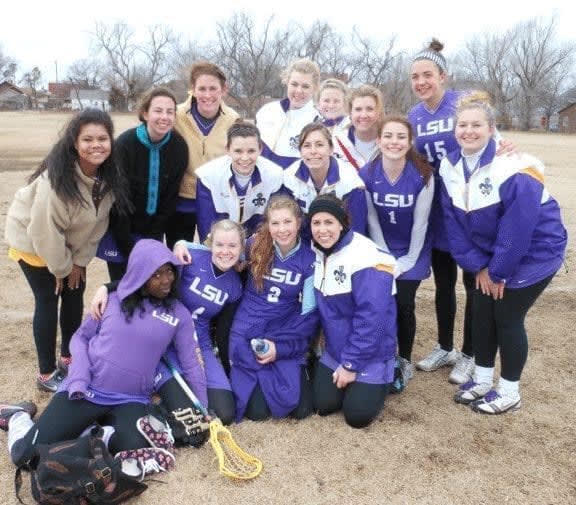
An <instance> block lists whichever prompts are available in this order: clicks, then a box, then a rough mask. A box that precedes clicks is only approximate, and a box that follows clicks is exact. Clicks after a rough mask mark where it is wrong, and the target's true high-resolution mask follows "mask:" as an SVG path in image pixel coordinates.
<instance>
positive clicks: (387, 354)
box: [308, 194, 397, 428]
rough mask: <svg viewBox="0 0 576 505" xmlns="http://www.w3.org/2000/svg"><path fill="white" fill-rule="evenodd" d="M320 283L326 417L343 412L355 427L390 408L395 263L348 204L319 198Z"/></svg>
mask: <svg viewBox="0 0 576 505" xmlns="http://www.w3.org/2000/svg"><path fill="white" fill-rule="evenodd" d="M308 216H309V218H310V227H311V231H312V238H313V244H314V249H315V251H316V263H315V266H314V288H315V293H316V301H317V303H318V310H319V312H320V322H321V324H322V328H323V330H324V336H325V342H326V347H325V349H324V351H323V353H322V355H321V357H320V360H319V361H318V363H317V365H316V370H315V373H314V381H313V382H314V403H315V407H316V410H317V411H318V414H320V415H321V416H324V415H328V414H331V413H333V412H336V411H338V410H342V411H343V413H344V417H345V419H346V422H347V423H348V424H349V425H350V426H352V427H353V428H363V427H365V426H368V425H369V424H370V423H371V422H372V421H373V420H374V418H375V417H376V416H377V415H378V413H379V412H380V410H381V409H382V407H383V406H384V400H385V398H386V394H387V392H388V384H390V383H391V382H392V378H393V375H394V364H395V361H396V359H395V358H396V343H397V342H396V301H395V299H394V266H395V260H394V258H393V257H392V256H390V255H389V254H386V253H385V252H383V251H381V250H380V249H378V246H377V245H376V244H375V243H374V242H372V241H371V240H370V239H368V238H366V237H364V236H363V235H360V234H358V233H355V232H353V231H352V230H351V229H350V220H349V218H348V215H347V214H346V210H345V207H344V203H343V202H342V200H340V199H338V198H337V197H335V196H334V195H330V194H327V195H321V196H318V197H317V198H316V199H315V200H314V201H313V202H312V204H311V205H310V209H309V211H308Z"/></svg>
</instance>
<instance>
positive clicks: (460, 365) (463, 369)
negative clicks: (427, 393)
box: [448, 352, 474, 384]
mask: <svg viewBox="0 0 576 505" xmlns="http://www.w3.org/2000/svg"><path fill="white" fill-rule="evenodd" d="M473 373H474V358H472V357H470V356H467V355H466V354H464V353H462V352H461V353H460V356H458V361H456V364H455V365H454V368H452V371H451V372H450V375H449V376H448V382H451V383H452V384H465V383H466V382H468V381H469V380H470V379H471V378H472V374H473Z"/></svg>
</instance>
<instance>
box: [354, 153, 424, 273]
mask: <svg viewBox="0 0 576 505" xmlns="http://www.w3.org/2000/svg"><path fill="white" fill-rule="evenodd" d="M359 174H360V177H361V178H362V180H363V181H364V184H366V192H367V194H368V196H369V200H370V202H371V203H372V206H373V208H374V210H375V211H376V215H377V220H378V222H377V225H378V228H379V230H380V231H381V232H382V236H383V239H384V241H385V242H386V246H387V249H388V252H389V253H390V254H391V255H392V256H394V258H396V260H398V259H399V258H402V257H406V256H407V255H408V253H409V252H410V253H411V254H413V255H414V259H413V260H412V261H411V262H410V263H411V265H412V266H411V268H410V269H409V270H408V271H404V272H403V273H402V275H400V277H399V279H410V280H421V279H425V278H427V277H428V276H429V275H430V255H431V241H430V238H429V234H428V233H427V228H428V227H427V224H428V219H429V216H430V199H428V202H427V205H424V206H418V207H417V205H416V204H417V202H418V199H419V198H420V197H421V195H422V197H423V198H425V197H426V195H425V194H424V192H425V190H426V188H427V185H426V181H425V180H424V178H423V177H422V175H421V174H420V172H419V171H418V170H417V169H416V167H415V166H414V165H413V164H412V163H411V162H406V166H405V167H404V170H403V171H402V174H401V175H400V177H399V178H398V179H397V180H396V181H394V182H390V180H389V179H388V177H387V176H386V174H385V172H384V169H383V167H382V158H381V157H378V158H377V159H376V160H374V161H373V162H371V163H368V164H367V165H365V166H364V167H363V168H362V169H361V170H360V172H359ZM428 184H429V185H430V184H433V181H428ZM432 191H433V188H431V187H430V188H429V196H431V195H432ZM417 212H419V213H421V214H422V215H421V216H418V217H419V218H420V219H419V220H418V223H419V227H417V228H416V227H415V220H416V217H417ZM371 228H372V227H371V226H370V225H369V231H370V238H371V239H372V240H374V241H375V242H376V243H378V244H379V241H378V240H377V237H376V234H373V233H372V230H371ZM373 235H374V236H373ZM379 245H380V244H379ZM415 245H416V247H414V246H415ZM411 246H412V249H413V251H411V250H410V249H411Z"/></svg>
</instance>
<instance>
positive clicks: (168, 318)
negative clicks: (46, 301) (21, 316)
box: [0, 239, 207, 477]
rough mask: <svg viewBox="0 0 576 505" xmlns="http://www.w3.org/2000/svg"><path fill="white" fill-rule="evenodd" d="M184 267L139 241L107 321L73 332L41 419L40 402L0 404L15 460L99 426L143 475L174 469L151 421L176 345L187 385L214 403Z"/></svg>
mask: <svg viewBox="0 0 576 505" xmlns="http://www.w3.org/2000/svg"><path fill="white" fill-rule="evenodd" d="M179 264H180V263H179V261H178V260H177V259H176V257H175V256H174V255H173V254H172V253H171V252H170V251H169V250H168V249H167V248H166V247H165V246H164V245H163V244H161V243H160V242H157V241H155V240H151V239H142V240H140V241H139V242H138V243H137V244H136V245H135V247H134V249H133V250H132V253H131V254H130V257H129V260H128V269H127V272H126V274H125V275H124V277H123V278H122V280H121V281H120V284H119V285H118V290H117V291H116V293H114V294H112V295H111V296H110V300H109V303H108V306H107V308H106V310H105V312H104V315H103V317H102V319H101V321H96V320H94V319H92V318H91V317H88V318H86V319H85V320H84V322H83V323H82V325H81V326H80V328H79V329H78V331H77V332H76V333H75V334H74V336H73V338H72V341H71V345H70V347H71V350H72V355H73V356H74V361H73V362H72V364H71V366H70V371H69V374H68V377H67V378H66V379H65V380H64V382H63V383H62V385H61V386H60V389H59V391H58V392H57V393H56V394H55V395H54V397H53V398H52V400H51V402H50V403H49V404H48V406H47V407H46V410H45V411H44V412H43V413H42V415H41V416H40V418H39V419H38V421H37V422H36V423H33V422H32V420H31V415H33V414H34V413H35V411H36V409H35V407H34V406H33V404H29V403H23V404H19V405H5V404H4V405H1V406H0V428H1V429H4V430H7V429H9V434H8V448H9V451H10V455H11V458H12V461H13V462H14V463H15V464H17V465H18V466H20V465H21V464H23V463H26V462H27V461H29V460H30V457H31V456H32V455H33V453H34V445H35V444H40V443H41V444H51V443H54V442H59V441H63V440H70V439H74V438H76V437H78V436H81V435H82V434H83V432H84V431H85V430H86V429H87V428H88V427H90V426H92V425H93V424H94V423H99V424H101V425H103V426H111V427H112V428H113V429H108V430H105V432H107V433H106V435H105V437H104V440H105V441H106V442H107V444H108V447H109V449H110V453H111V454H115V455H116V456H115V457H117V458H120V459H122V460H125V459H134V460H136V461H137V463H138V465H139V467H140V471H141V473H142V477H143V476H144V474H145V473H147V472H148V471H150V470H151V469H153V468H154V469H155V471H165V470H168V469H170V468H171V467H172V466H173V464H174V456H173V455H172V454H171V453H170V452H169V450H167V448H168V447H169V445H170V444H166V445H165V446H164V447H161V446H160V445H158V448H154V449H152V448H149V447H148V446H149V445H150V444H152V443H154V441H153V439H151V438H150V435H149V434H148V433H150V430H149V429H150V425H149V424H148V421H147V420H148V419H149V416H148V414H149V413H150V411H151V405H150V395H151V393H152V391H153V388H154V375H155V371H156V368H157V366H158V363H159V362H160V359H161V358H162V356H163V354H164V353H165V352H166V349H167V347H168V345H169V344H170V343H172V342H173V343H174V345H175V347H176V350H177V353H178V357H179V360H180V363H181V366H182V370H183V375H184V377H185V378H186V379H187V382H188V384H190V385H191V386H192V388H193V390H194V392H195V394H196V395H197V396H198V398H199V399H200V400H201V401H202V403H203V404H204V405H206V404H207V396H206V378H205V376H204V370H203V368H202V365H201V363H200V361H199V360H198V358H197V356H198V354H197V353H198V352H199V351H198V348H197V346H194V345H190V335H191V334H192V333H193V332H194V324H193V322H192V317H191V315H190V313H189V312H188V310H187V309H186V308H185V307H184V306H183V305H182V304H181V303H180V302H179V301H178V300H177V299H176V290H175V286H176V285H175V281H176V279H177V270H176V267H177V266H178V265H179ZM137 428H138V429H137ZM143 448H147V449H145V450H144V449H143ZM138 450H139V451H138Z"/></svg>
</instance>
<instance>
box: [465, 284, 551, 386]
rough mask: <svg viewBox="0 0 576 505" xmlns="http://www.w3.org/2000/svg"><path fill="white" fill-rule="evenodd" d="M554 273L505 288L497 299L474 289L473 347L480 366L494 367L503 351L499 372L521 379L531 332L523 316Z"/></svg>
mask: <svg viewBox="0 0 576 505" xmlns="http://www.w3.org/2000/svg"><path fill="white" fill-rule="evenodd" d="M553 277H554V275H551V276H550V277H546V278H545V279H543V280H541V281H540V282H537V283H536V284H533V285H532V286H527V287H525V288H521V289H507V288H505V289H504V297H503V298H502V299H501V300H494V299H493V298H492V297H491V296H488V295H483V294H482V292H481V291H480V290H479V289H476V290H474V316H473V317H474V328H473V332H474V337H473V339H474V351H475V359H476V364H477V365H478V366H482V367H486V368H492V367H494V362H495V361H496V353H497V352H498V350H499V351H500V362H501V365H502V366H501V371H500V376H501V377H502V378H504V379H506V380H509V381H519V380H520V376H521V375H522V370H523V368H524V365H525V364H526V359H527V358H528V335H526V328H525V327H524V320H525V318H526V314H527V313H528V310H530V307H532V305H533V304H534V302H535V301H536V299H537V298H538V297H539V296H540V294H541V293H542V291H544V289H545V288H546V286H547V285H548V284H549V283H550V281H551V280H552V278H553Z"/></svg>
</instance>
